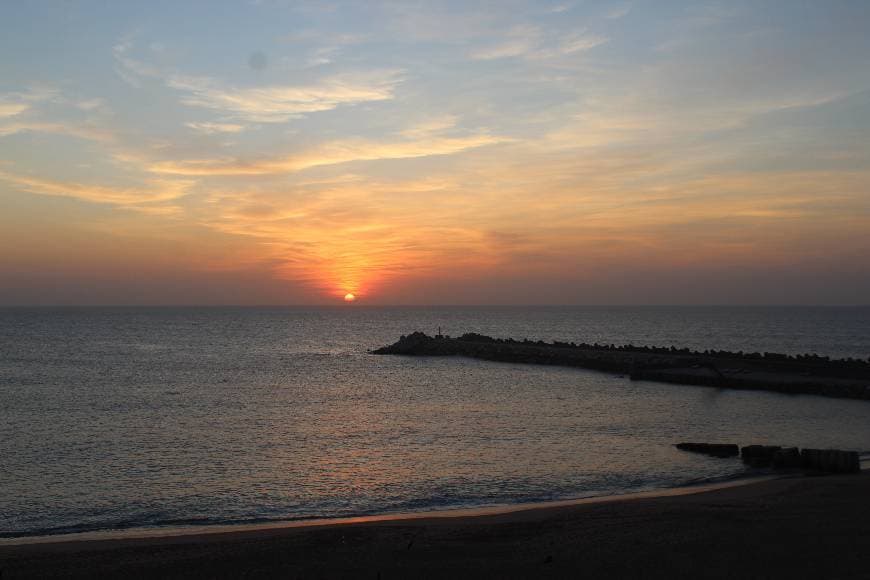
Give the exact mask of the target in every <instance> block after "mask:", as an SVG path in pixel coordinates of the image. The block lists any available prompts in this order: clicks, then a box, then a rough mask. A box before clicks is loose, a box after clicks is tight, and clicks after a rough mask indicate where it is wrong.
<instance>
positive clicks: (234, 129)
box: [184, 121, 246, 135]
mask: <svg viewBox="0 0 870 580" xmlns="http://www.w3.org/2000/svg"><path fill="white" fill-rule="evenodd" d="M184 126H185V127H188V128H190V129H193V130H194V131H198V132H200V133H205V134H206V135H213V134H215V133H239V132H241V131H244V130H245V129H246V127H245V126H244V125H239V124H236V123H209V122H205V123H196V122H193V121H191V122H189V123H185V124H184Z"/></svg>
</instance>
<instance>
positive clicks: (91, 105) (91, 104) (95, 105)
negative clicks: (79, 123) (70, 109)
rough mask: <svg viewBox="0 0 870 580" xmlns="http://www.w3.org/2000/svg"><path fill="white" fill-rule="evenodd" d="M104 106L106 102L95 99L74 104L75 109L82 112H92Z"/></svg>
mask: <svg viewBox="0 0 870 580" xmlns="http://www.w3.org/2000/svg"><path fill="white" fill-rule="evenodd" d="M105 104H106V102H105V101H104V100H103V99H99V98H96V99H87V100H84V101H79V102H78V103H76V107H78V108H79V109H81V110H82V111H93V110H95V109H99V108H100V107H102V106H103V105H105Z"/></svg>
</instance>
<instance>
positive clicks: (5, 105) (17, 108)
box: [0, 97, 30, 118]
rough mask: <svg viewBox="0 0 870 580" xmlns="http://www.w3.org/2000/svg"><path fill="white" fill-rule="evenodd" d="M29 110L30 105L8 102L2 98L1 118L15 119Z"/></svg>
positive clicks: (0, 102) (0, 101)
mask: <svg viewBox="0 0 870 580" xmlns="http://www.w3.org/2000/svg"><path fill="white" fill-rule="evenodd" d="M29 108H30V105H28V104H27V103H20V102H14V101H7V100H5V99H3V98H2V97H0V118H4V117H14V116H15V115H18V114H21V113H23V112H24V111H26V110H27V109H29Z"/></svg>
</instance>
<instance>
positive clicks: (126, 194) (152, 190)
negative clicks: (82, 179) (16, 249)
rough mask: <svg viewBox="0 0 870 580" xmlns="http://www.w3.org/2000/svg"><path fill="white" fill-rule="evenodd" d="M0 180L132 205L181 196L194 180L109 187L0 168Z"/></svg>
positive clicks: (26, 187) (35, 190)
mask: <svg viewBox="0 0 870 580" xmlns="http://www.w3.org/2000/svg"><path fill="white" fill-rule="evenodd" d="M0 179H2V180H3V181H6V182H8V183H10V184H12V185H13V186H15V187H16V188H17V189H19V190H21V191H27V192H29V193H36V194H40V195H54V196H60V197H72V198H75V199H80V200H83V201H90V202H95V203H108V204H113V205H120V206H126V207H133V208H135V207H137V206H140V205H142V204H149V203H154V202H165V201H170V200H174V199H177V198H179V197H182V196H184V195H186V194H187V193H188V191H189V190H190V188H191V187H192V186H193V185H194V183H195V182H194V181H192V180H170V179H154V180H150V181H149V182H148V185H147V186H146V187H107V186H102V185H92V184H85V183H78V182H72V181H70V182H64V181H56V180H50V179H44V178H40V177H33V176H30V175H22V174H16V173H10V172H7V171H0ZM146 207H147V206H146Z"/></svg>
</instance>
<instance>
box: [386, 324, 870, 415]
mask: <svg viewBox="0 0 870 580" xmlns="http://www.w3.org/2000/svg"><path fill="white" fill-rule="evenodd" d="M371 352H372V353H373V354H379V355H388V354H391V355H409V356H466V357H471V358H477V359H482V360H491V361H498V362H511V363H521V364H543V365H559V366H570V367H578V368H586V369H592V370H598V371H607V372H613V373H619V374H626V375H629V376H630V378H631V379H632V380H649V381H658V382H665V383H675V384H684V385H699V386H710V387H719V388H729V389H750V390H765V391H776V392H781V393H788V394H810V395H820V396H825V397H839V398H847V399H863V400H870V361H865V360H858V359H830V358H828V357H824V356H819V355H815V354H806V355H797V356H793V355H785V354H779V353H770V352H765V353H755V352H753V353H744V352H742V351H738V352H731V351H719V350H705V351H693V350H689V349H685V348H684V349H678V348H675V347H651V346H637V345H631V344H628V345H621V346H618V345H614V344H609V345H607V344H586V343H580V344H577V343H573V342H559V341H555V342H549V343H548V342H544V341H540V340H539V341H531V340H513V339H501V338H492V337H490V336H485V335H481V334H476V333H468V334H464V335H462V336H460V337H458V338H451V337H449V336H441V335H438V336H429V335H427V334H424V333H422V332H414V333H412V334H409V335H407V336H402V337H401V338H400V339H399V340H398V341H397V342H395V343H394V344H391V345H389V346H385V347H382V348H379V349H376V350H374V351H371Z"/></svg>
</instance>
